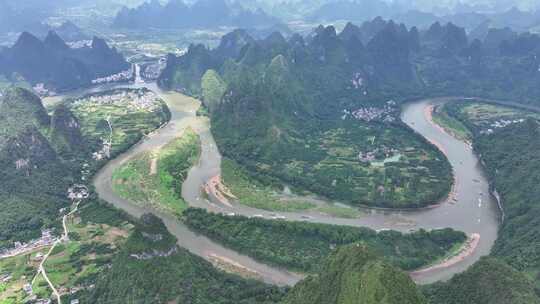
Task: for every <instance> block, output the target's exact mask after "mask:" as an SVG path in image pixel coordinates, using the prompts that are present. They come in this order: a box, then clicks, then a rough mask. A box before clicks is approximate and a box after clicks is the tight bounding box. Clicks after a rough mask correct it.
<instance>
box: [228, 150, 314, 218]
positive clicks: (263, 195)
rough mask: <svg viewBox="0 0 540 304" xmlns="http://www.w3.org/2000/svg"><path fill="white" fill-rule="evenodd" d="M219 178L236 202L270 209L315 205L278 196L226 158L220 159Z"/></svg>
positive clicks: (301, 207)
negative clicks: (235, 198)
mask: <svg viewBox="0 0 540 304" xmlns="http://www.w3.org/2000/svg"><path fill="white" fill-rule="evenodd" d="M221 178H222V181H223V183H224V184H225V186H227V188H228V189H229V190H230V191H231V192H232V194H234V195H235V196H236V197H237V200H238V202H239V203H241V204H244V205H246V206H250V207H254V208H257V209H264V210H271V211H298V210H305V209H311V208H314V207H315V205H314V204H312V203H309V202H303V201H291V200H285V199H284V198H280V197H278V194H277V193H276V190H274V189H272V188H271V187H270V186H266V185H264V184H262V183H259V182H257V180H253V179H251V178H250V177H249V175H248V174H247V173H246V171H245V169H243V168H242V167H240V166H238V164H237V163H236V162H235V161H233V160H230V159H228V158H224V159H223V160H222V161H221Z"/></svg>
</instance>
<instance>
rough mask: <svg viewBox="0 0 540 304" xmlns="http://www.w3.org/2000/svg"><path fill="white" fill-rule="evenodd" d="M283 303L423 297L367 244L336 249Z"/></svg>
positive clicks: (405, 302)
mask: <svg viewBox="0 0 540 304" xmlns="http://www.w3.org/2000/svg"><path fill="white" fill-rule="evenodd" d="M283 303H284V304H327V303H336V304H348V303H355V304H422V303H426V300H425V299H424V297H423V296H422V294H421V293H420V292H419V290H417V288H416V286H415V284H414V282H413V281H412V280H411V279H410V278H409V276H408V275H407V274H406V273H404V272H403V271H401V270H399V269H397V268H395V267H393V266H391V265H389V264H387V263H386V262H384V261H383V260H381V259H380V258H379V256H378V255H377V254H376V253H374V252H373V251H371V250H370V249H369V248H368V247H367V246H365V245H360V244H352V245H348V246H344V247H341V248H339V249H337V250H336V251H335V252H334V253H333V254H332V255H330V257H328V258H327V260H326V261H325V262H324V265H323V267H322V270H321V271H320V272H319V274H318V275H316V276H310V277H308V278H307V279H305V280H303V281H301V282H300V283H298V284H297V285H296V286H295V287H294V288H293V289H292V290H291V291H290V292H289V293H288V294H287V296H286V297H285V300H284V301H283Z"/></svg>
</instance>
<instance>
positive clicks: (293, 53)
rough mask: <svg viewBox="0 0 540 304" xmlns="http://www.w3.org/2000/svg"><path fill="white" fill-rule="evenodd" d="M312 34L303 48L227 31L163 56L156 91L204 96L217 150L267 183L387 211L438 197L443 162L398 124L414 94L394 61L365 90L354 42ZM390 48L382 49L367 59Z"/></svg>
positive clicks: (445, 187) (442, 191) (446, 186)
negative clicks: (215, 41) (216, 42)
mask: <svg viewBox="0 0 540 304" xmlns="http://www.w3.org/2000/svg"><path fill="white" fill-rule="evenodd" d="M392 26H394V25H392ZM389 27H390V25H389ZM394 30H395V31H394V32H392V33H394V34H395V32H398V31H401V30H402V29H401V28H400V29H394ZM389 32H391V31H390V30H389ZM400 33H401V32H400ZM314 35H315V36H314V39H312V40H311V39H310V41H309V42H306V41H304V40H303V39H302V38H301V37H298V36H295V37H294V39H292V40H290V41H287V40H286V39H285V38H284V37H282V36H281V35H280V34H277V33H276V34H274V35H272V36H271V37H269V38H268V39H267V40H261V41H255V40H254V39H252V38H251V37H249V35H248V34H247V33H245V32H243V31H234V32H232V33H230V34H228V35H226V36H225V37H223V39H222V43H221V44H220V46H219V47H217V48H216V49H214V50H208V49H207V48H206V47H205V46H202V45H197V46H191V47H190V48H189V50H188V52H187V53H186V54H185V55H184V56H181V57H178V58H169V59H170V60H169V61H168V65H167V68H166V69H165V71H164V72H163V74H162V76H161V80H162V81H161V82H160V84H161V85H162V86H164V87H167V88H177V89H183V90H185V91H186V92H188V93H190V94H194V95H201V94H202V95H203V98H205V100H206V101H207V106H208V108H209V110H210V116H211V119H212V132H213V134H214V136H215V138H216V142H217V144H218V146H219V149H220V151H221V153H222V154H223V155H224V156H225V157H227V158H229V159H231V160H234V161H235V162H236V163H237V164H238V165H239V166H241V167H242V168H243V169H245V171H246V172H247V173H248V175H249V177H250V179H256V180H258V183H261V184H263V185H265V186H270V187H271V188H277V189H279V188H281V187H283V185H284V184H287V185H290V186H291V187H293V190H295V191H296V192H298V193H300V194H303V193H305V192H311V193H314V194H317V195H319V196H322V197H326V198H329V199H332V200H337V201H342V202H346V203H350V204H354V205H369V206H376V207H389V208H416V207H424V206H427V205H430V204H433V203H436V202H437V201H438V200H439V199H441V198H443V197H445V196H446V195H447V194H448V192H449V191H450V187H451V184H452V175H451V170H450V165H449V163H448V162H447V160H446V159H445V158H444V156H443V155H442V154H441V153H440V152H439V151H438V150H437V149H436V148H435V147H433V146H432V145H430V144H429V143H428V142H426V141H424V140H423V139H422V138H421V137H420V136H418V135H417V134H415V133H414V132H412V130H410V129H409V128H408V127H407V126H406V125H404V124H402V123H400V122H399V101H400V100H403V99H405V98H408V97H411V90H413V89H414V86H413V87H408V85H409V84H410V79H414V78H415V77H414V75H412V73H410V74H409V73H408V72H403V73H402V70H401V69H402V68H403V69H408V68H410V67H409V66H403V65H402V62H401V61H400V62H399V63H397V64H396V65H394V66H393V68H392V71H391V72H389V73H388V74H385V75H384V76H383V75H378V76H375V77H377V78H379V77H380V78H381V79H377V80H374V79H370V81H371V80H372V81H373V82H372V83H369V84H368V83H366V80H367V79H368V78H369V76H368V75H366V74H369V73H367V72H366V73H364V69H365V66H366V65H370V66H371V65H372V64H373V63H372V61H370V60H366V59H367V58H369V56H368V55H367V54H366V56H365V57H364V56H363V55H356V52H358V49H360V46H359V44H361V43H359V44H358V43H356V42H355V41H346V39H344V38H343V39H342V38H341V37H338V36H337V35H336V33H335V29H334V28H333V27H326V28H324V27H320V28H318V29H317V31H316V32H315V34H314ZM246 37H247V38H246ZM392 38H394V37H392ZM382 39H383V38H382V37H381V44H383V42H384V41H382ZM390 49H392V51H397V52H399V51H400V50H399V48H395V47H394V46H392V47H390ZM370 51H371V50H370ZM387 51H388V50H387V48H385V46H383V45H381V46H380V49H377V50H376V51H375V50H374V53H376V54H377V55H378V54H380V53H383V52H387ZM400 55H401V54H400ZM404 57H408V55H406V56H405V55H404ZM364 60H366V62H363V61H364ZM405 60H407V58H405ZM384 63H385V64H386V63H387V62H386V61H385V62H384ZM405 65H406V64H405ZM379 67H380V66H379V65H376V66H375V67H374V68H375V69H377V70H380V72H381V73H385V72H388V71H386V69H384V67H381V68H380V69H379ZM394 68H395V69H394ZM383 70H384V71H383ZM217 73H219V74H217ZM396 75H399V78H400V79H393V80H392V81H391V82H392V83H391V84H389V83H384V85H382V86H381V87H378V86H377V85H378V83H379V80H383V79H384V80H387V78H385V76H388V78H390V77H395V76H396ZM403 75H406V77H405V76H404V77H402V78H401V76H403ZM394 81H395V82H394ZM387 91H388V92H389V93H387ZM396 91H399V93H400V94H398V93H396ZM405 92H406V93H408V94H404V93H405ZM401 93H403V94H401ZM392 99H394V100H398V102H395V101H393V100H392ZM246 126H249V127H246Z"/></svg>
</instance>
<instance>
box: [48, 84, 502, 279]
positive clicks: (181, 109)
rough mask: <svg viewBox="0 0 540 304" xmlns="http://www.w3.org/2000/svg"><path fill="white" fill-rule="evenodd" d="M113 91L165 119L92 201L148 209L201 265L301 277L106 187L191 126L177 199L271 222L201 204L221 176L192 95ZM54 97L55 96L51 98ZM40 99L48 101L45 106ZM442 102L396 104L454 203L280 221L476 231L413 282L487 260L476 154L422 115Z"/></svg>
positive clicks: (245, 210) (490, 223) (487, 217)
mask: <svg viewBox="0 0 540 304" xmlns="http://www.w3.org/2000/svg"><path fill="white" fill-rule="evenodd" d="M112 87H113V86H102V87H100V88H94V89H92V90H89V91H86V92H76V93H74V94H82V93H89V92H96V91H100V90H101V91H102V90H106V89H110V88H112ZM116 87H132V88H134V87H147V88H149V89H151V90H153V91H155V92H156V93H159V94H160V95H161V96H162V98H163V99H164V100H165V101H166V103H167V104H168V106H169V108H170V111H171V114H172V117H171V121H170V122H169V123H168V124H167V125H166V126H164V127H163V128H161V129H159V130H157V131H156V132H154V133H153V134H151V135H149V136H147V137H146V138H144V139H143V140H142V141H141V142H140V143H139V144H137V145H136V146H134V147H132V148H131V149H130V150H128V151H127V152H125V153H124V154H122V155H120V156H119V157H117V158H116V159H113V160H111V161H110V162H109V163H108V164H107V165H106V166H105V167H103V168H102V170H100V171H99V172H98V173H97V174H96V175H95V177H94V185H95V188H96V191H97V192H98V194H99V196H100V197H101V198H102V199H104V200H106V201H108V202H109V203H111V204H113V205H114V206H116V207H118V208H120V209H122V210H124V211H126V212H127V213H129V214H131V215H133V216H137V217H138V216H140V215H142V214H143V213H146V212H152V213H154V214H156V215H158V216H159V217H160V218H162V219H163V221H164V223H165V225H166V226H167V228H168V229H169V231H170V232H171V233H172V234H174V235H175V236H176V237H177V238H178V244H179V245H180V246H181V247H184V248H186V249H188V250H189V251H190V252H192V253H193V254H196V255H198V256H201V257H202V258H204V259H206V260H212V257H215V256H218V257H222V258H223V259H224V260H228V261H234V262H235V263H236V264H239V265H242V266H243V267H245V268H247V269H249V270H251V271H252V272H256V273H257V275H258V276H259V277H260V279H262V280H264V281H265V282H267V283H272V284H278V285H292V284H295V283H296V282H298V281H299V280H301V279H302V278H303V276H302V275H300V274H296V273H291V272H289V271H287V270H284V269H279V268H275V267H272V266H268V265H266V264H263V263H260V262H258V261H255V260H254V259H252V258H250V257H248V256H245V255H242V254H239V253H237V252H235V251H233V250H230V249H227V248H225V247H224V246H222V245H220V244H218V243H216V242H213V241H212V240H210V239H208V238H206V237H204V236H202V235H199V234H197V233H194V232H192V231H190V230H189V229H188V228H187V227H186V226H185V225H184V224H183V223H182V222H181V221H179V220H178V219H177V218H175V217H174V216H170V215H167V214H160V213H159V212H156V211H154V210H149V209H145V208H143V207H140V206H139V205H137V204H135V203H133V202H130V201H129V200H126V199H123V198H121V197H119V196H118V195H116V194H115V193H114V192H113V190H112V188H111V177H112V173H113V171H114V170H115V169H116V168H118V167H119V166H121V165H122V164H124V163H125V162H126V161H128V160H129V159H131V158H132V157H133V156H135V155H137V154H139V153H141V152H143V151H148V150H152V149H155V148H158V147H160V146H162V145H164V144H166V143H167V142H169V141H170V140H172V139H173V138H175V137H178V136H181V134H182V131H183V130H184V129H185V128H186V127H191V128H193V129H194V130H195V131H196V132H197V133H198V134H199V135H200V137H201V143H202V154H201V159H200V162H199V164H198V165H197V166H195V167H193V168H192V169H191V170H190V172H189V175H188V178H187V179H186V181H185V183H184V185H183V188H182V195H183V197H184V199H185V200H186V201H187V202H188V203H189V205H190V206H194V207H199V208H205V209H207V210H209V211H213V212H223V213H235V214H241V215H246V216H254V215H257V216H261V215H262V216H264V217H270V216H271V214H274V212H268V211H263V210H258V209H253V208H249V207H246V206H243V205H238V204H235V203H233V204H232V205H231V206H226V205H223V204H220V203H219V202H218V201H217V200H215V199H212V198H210V199H206V198H204V196H203V195H202V194H201V189H202V186H203V185H204V184H205V183H206V182H207V181H208V180H209V179H210V178H212V177H213V176H216V175H217V174H219V173H220V162H221V156H220V154H219V151H218V149H217V147H216V144H215V142H214V139H213V137H212V134H211V133H210V129H209V127H210V123H209V121H208V119H207V118H201V117H197V116H196V110H197V108H198V107H199V102H198V101H197V100H195V99H193V98H190V97H187V96H184V95H181V94H179V93H172V92H163V91H161V90H159V89H158V88H157V87H156V85H155V84H151V83H146V84H144V83H137V84H132V85H124V86H116ZM55 100H56V99H55ZM45 102H47V101H45ZM440 102H444V101H443V100H432V99H427V100H421V101H416V102H411V103H408V104H406V105H405V106H404V107H403V111H402V120H403V121H404V122H405V123H407V124H408V125H409V126H410V127H411V128H413V129H414V130H415V131H416V132H418V133H419V134H420V135H422V136H424V137H425V138H427V139H428V140H430V141H432V142H435V143H436V145H437V146H439V147H440V148H441V149H442V150H444V152H445V154H446V155H447V157H448V159H449V161H450V163H451V165H452V167H453V169H454V175H455V179H456V184H455V188H454V192H455V195H454V198H455V199H454V200H450V201H449V202H446V203H443V204H441V205H440V206H438V207H436V208H429V209H422V210H416V211H388V210H374V209H363V210H361V212H362V215H361V216H360V217H359V218H357V219H343V218H335V217H331V216H328V215H324V214H321V213H318V212H315V211H306V212H295V213H287V212H280V213H279V214H280V215H281V216H284V217H285V218H286V220H290V221H310V222H319V223H328V224H337V225H350V226H358V227H360V226H363V227H369V228H372V229H376V230H381V229H393V230H399V231H410V230H416V229H420V228H424V229H434V228H445V227H450V228H454V229H456V230H460V231H463V232H465V233H467V234H468V235H471V234H479V235H480V240H479V243H478V246H477V247H476V250H475V251H474V252H473V253H472V254H471V255H469V256H467V257H466V258H465V259H463V260H462V261H460V262H458V263H456V264H454V265H452V266H449V267H446V268H439V269H433V270H430V271H425V272H422V273H419V274H415V275H413V278H414V279H415V281H417V282H418V283H422V284H423V283H431V282H435V281H438V280H447V279H449V278H450V277H451V276H452V275H453V274H455V273H459V272H462V271H463V270H465V269H466V268H467V267H469V266H470V265H471V264H472V263H474V262H475V261H477V260H478V259H479V258H480V257H481V256H484V255H487V254H488V253H489V251H490V249H491V247H492V245H493V243H494V241H495V239H496V236H497V228H498V224H499V218H500V215H499V210H498V207H497V203H496V201H494V199H493V198H492V196H491V195H490V194H489V185H488V182H487V179H486V177H485V176H484V173H483V170H482V167H481V165H480V163H479V160H478V158H477V156H476V155H475V154H474V153H473V151H472V150H471V148H470V147H469V146H468V145H467V144H466V143H464V142H461V141H459V140H457V139H455V138H454V137H452V136H450V135H448V134H447V133H445V132H443V131H442V130H441V129H440V128H437V127H436V126H435V125H433V124H432V123H431V122H430V120H429V119H428V118H427V116H426V108H427V107H429V106H431V105H433V104H436V103H440Z"/></svg>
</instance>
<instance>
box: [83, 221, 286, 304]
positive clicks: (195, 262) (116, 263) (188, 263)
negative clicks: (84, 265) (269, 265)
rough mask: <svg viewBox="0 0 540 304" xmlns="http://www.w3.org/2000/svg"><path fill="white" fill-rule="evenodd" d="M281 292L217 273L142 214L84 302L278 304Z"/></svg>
mask: <svg viewBox="0 0 540 304" xmlns="http://www.w3.org/2000/svg"><path fill="white" fill-rule="evenodd" d="M282 296H283V291H282V290H280V289H279V288H277V287H271V286H268V285H265V284H263V283H260V282H257V281H249V280H245V279H242V278H240V277H239V276H236V275H230V274H226V273H224V272H221V271H219V270H216V269H215V268H214V267H213V266H212V265H211V264H210V263H208V262H206V261H204V260H203V259H201V258H200V257H197V256H194V255H193V254H191V253H190V252H189V251H187V250H185V249H183V248H179V247H178V246H177V245H176V238H175V237H174V236H172V235H171V234H170V233H169V232H168V231H167V229H166V228H165V226H164V225H163V223H162V222H161V220H160V219H159V218H157V217H155V216H154V215H150V214H146V215H143V216H142V218H141V219H140V220H139V221H138V222H137V223H136V226H135V231H134V232H133V233H132V234H131V236H130V237H129V238H128V240H127V241H126V243H125V245H124V246H123V249H122V250H121V252H120V253H119V254H118V255H117V256H116V257H115V259H114V260H113V261H112V267H111V269H109V270H108V271H106V272H104V273H102V274H101V275H100V277H99V279H98V283H97V285H96V288H95V289H94V290H92V291H91V292H90V293H89V294H88V296H87V298H86V299H85V301H88V302H87V303H170V302H176V303H201V304H210V303H222V304H225V303H230V304H237V303H246V304H247V303H277V302H278V301H279V300H280V299H281V298H282Z"/></svg>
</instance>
